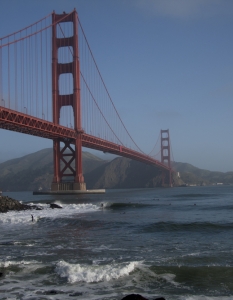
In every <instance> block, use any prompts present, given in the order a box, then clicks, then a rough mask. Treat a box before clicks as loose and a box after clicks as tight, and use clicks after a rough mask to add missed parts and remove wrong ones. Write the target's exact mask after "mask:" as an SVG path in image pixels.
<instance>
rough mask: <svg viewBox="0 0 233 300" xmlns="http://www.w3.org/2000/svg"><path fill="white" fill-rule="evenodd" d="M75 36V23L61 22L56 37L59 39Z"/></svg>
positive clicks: (57, 27) (57, 26)
mask: <svg viewBox="0 0 233 300" xmlns="http://www.w3.org/2000/svg"><path fill="white" fill-rule="evenodd" d="M73 35H74V30H73V22H60V23H58V24H57V25H56V36H57V38H59V39H63V38H68V37H72V36H73Z"/></svg>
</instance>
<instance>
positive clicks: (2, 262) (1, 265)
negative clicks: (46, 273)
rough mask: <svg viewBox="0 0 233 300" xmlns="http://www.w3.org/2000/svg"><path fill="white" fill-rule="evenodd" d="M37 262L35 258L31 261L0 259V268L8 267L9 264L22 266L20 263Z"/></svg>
mask: <svg viewBox="0 0 233 300" xmlns="http://www.w3.org/2000/svg"><path fill="white" fill-rule="evenodd" d="M38 263H39V262H38V261H36V260H33V261H26V260H21V261H13V260H6V261H0V267H1V268H8V267H9V266H22V265H30V264H38Z"/></svg>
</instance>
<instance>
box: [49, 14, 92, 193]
mask: <svg viewBox="0 0 233 300" xmlns="http://www.w3.org/2000/svg"><path fill="white" fill-rule="evenodd" d="M52 22H53V27H52V93H53V122H54V123H55V124H59V121H60V111H61V108H62V107H63V106H71V107H72V108H73V113H74V130H75V131H76V133H77V137H76V139H74V140H70V139H66V140H65V139H63V140H62V139H59V138H56V139H54V140H53V157H54V177H53V182H52V186H51V189H52V190H53V191H56V190H72V189H73V190H86V184H85V183H84V177H83V171H82V133H83V131H82V125H81V103H80V66H79V53H78V14H77V12H76V11H75V10H74V11H73V12H72V13H71V14H65V13H64V14H62V15H57V14H55V12H53V14H52ZM62 22H71V23H72V24H73V26H72V25H71V26H72V27H73V36H69V37H57V29H58V26H59V25H60V23H62ZM61 47H69V48H71V51H72V53H73V55H72V56H73V61H71V62H65V63H64V62H62V63H59V61H58V58H59V57H58V49H59V48H61ZM61 74H72V76H73V93H72V94H67V95H62V94H61V93H60V89H59V76H60V75H61ZM61 142H63V143H64V146H63V148H61V145H60V143H61ZM72 144H73V145H74V149H73V147H72V146H71V145H72ZM73 162H74V164H75V167H73V166H72V163H73ZM67 178H69V180H68V182H67V181H64V179H67Z"/></svg>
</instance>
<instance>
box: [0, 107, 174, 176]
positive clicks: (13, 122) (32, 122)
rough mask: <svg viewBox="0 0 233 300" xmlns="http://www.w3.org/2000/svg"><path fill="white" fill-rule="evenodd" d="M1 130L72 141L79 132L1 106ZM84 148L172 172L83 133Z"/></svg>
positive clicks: (145, 158)
mask: <svg viewBox="0 0 233 300" xmlns="http://www.w3.org/2000/svg"><path fill="white" fill-rule="evenodd" d="M0 128H2V129H7V130H11V131H17V132H21V133H25V134H30V135H34V136H38V137H43V138H47V139H56V138H60V139H71V140H75V139H76V137H77V134H78V133H77V132H76V131H75V130H74V129H71V128H67V127H64V126H61V125H56V124H54V123H52V122H49V121H45V120H43V119H39V118H36V117H34V116H30V115H27V114H24V113H21V112H17V111H15V110H11V109H8V108H5V107H2V106H0ZM82 146H83V147H86V148H91V149H95V150H100V151H103V152H108V153H112V154H116V155H119V156H124V157H127V158H131V159H134V160H138V161H141V162H143V163H147V164H152V165H156V166H157V167H158V168H159V169H161V170H166V171H170V169H169V167H168V166H166V165H164V164H162V163H161V162H160V161H158V160H156V159H153V158H152V157H150V156H148V155H146V154H142V153H140V152H137V151H134V150H131V149H129V148H127V147H124V146H122V145H118V144H115V143H112V142H109V141H106V140H103V139H101V138H98V137H95V136H92V135H89V134H86V133H85V132H82Z"/></svg>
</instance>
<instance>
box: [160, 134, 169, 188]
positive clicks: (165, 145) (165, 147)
mask: <svg viewBox="0 0 233 300" xmlns="http://www.w3.org/2000/svg"><path fill="white" fill-rule="evenodd" d="M160 133H161V163H163V164H165V165H167V166H168V167H169V172H168V178H167V176H166V175H167V174H165V171H163V172H162V185H165V178H166V179H167V180H166V181H167V182H168V184H169V186H170V187H172V174H171V173H172V171H171V156H170V137H169V129H167V130H161V132H160Z"/></svg>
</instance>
